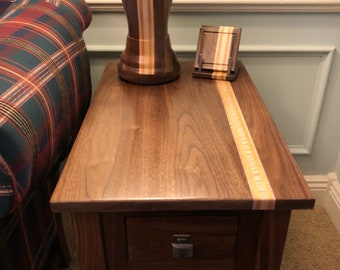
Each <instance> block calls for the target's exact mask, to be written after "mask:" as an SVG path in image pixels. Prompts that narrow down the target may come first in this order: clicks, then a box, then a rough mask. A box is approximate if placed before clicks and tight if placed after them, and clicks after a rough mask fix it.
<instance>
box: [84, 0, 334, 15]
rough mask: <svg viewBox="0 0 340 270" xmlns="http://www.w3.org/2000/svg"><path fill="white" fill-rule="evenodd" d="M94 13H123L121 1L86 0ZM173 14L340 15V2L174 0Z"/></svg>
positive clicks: (320, 0)
mask: <svg viewBox="0 0 340 270" xmlns="http://www.w3.org/2000/svg"><path fill="white" fill-rule="evenodd" d="M86 2H87V3H88V4H89V6H90V8H91V10H92V11H96V12H122V11H123V7H122V2H121V0H86ZM171 10H172V12H293V13H298V12H315V13H325V12H326V13H338V12H340V0H333V1H328V0H324V1H322V0H309V1H308V0H285V1H279V0H253V1H249V0H196V1H195V0H173V5H172V9H171Z"/></svg>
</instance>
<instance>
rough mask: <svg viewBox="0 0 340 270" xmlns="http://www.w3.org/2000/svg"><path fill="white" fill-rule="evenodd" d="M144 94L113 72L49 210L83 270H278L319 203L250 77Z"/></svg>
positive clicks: (183, 79)
mask: <svg viewBox="0 0 340 270" xmlns="http://www.w3.org/2000/svg"><path fill="white" fill-rule="evenodd" d="M192 71H193V63H192V62H182V63H181V76H180V78H179V79H178V80H176V81H174V82H171V83H168V84H162V85H153V86H145V85H144V86H141V85H134V84H129V83H127V82H124V81H122V80H120V79H118V74H117V62H115V61H112V62H109V63H108V65H107V67H106V69H105V71H104V74H103V76H102V79H101V81H100V84H99V87H98V89H97V91H96V92H95V95H94V98H93V101H92V104H91V106H90V108H89V110H88V113H87V115H86V117H85V120H84V122H83V125H82V127H81V129H80V131H79V134H78V136H77V138H76V142H75V144H74V146H73V148H72V151H71V153H70V155H69V158H68V161H67V163H66V165H65V168H64V170H63V172H62V175H61V178H60V180H59V182H58V185H57V187H56V189H55V191H54V193H53V196H52V199H51V206H52V209H53V210H54V211H56V212H70V213H71V215H72V220H73V225H74V230H75V235H76V242H77V245H78V248H79V257H80V266H81V269H83V270H84V269H88V270H92V269H98V270H101V269H115V270H124V269H128V270H135V269H139V270H142V269H145V270H153V269H162V270H170V269H172V270H179V269H194V270H211V269H214V270H220V269H221V270H222V269H223V270H226V269H239V270H246V269H272V270H277V269H279V268H280V264H281V257H282V253H283V248H284V243H285V239H286V234H287V229H288V225H289V218H290V213H291V211H292V210H293V209H308V208H309V209H310V208H313V206H314V199H313V197H312V195H311V192H310V190H309V189H308V187H307V185H306V182H305V180H304V178H303V176H302V174H301V172H300V170H299V169H298V167H297V165H296V163H295V161H294V159H293V157H292V155H291V153H290V152H289V149H288V148H287V146H286V144H285V142H284V141H283V139H282V137H281V136H280V134H279V132H278V130H277V128H276V126H275V124H274V122H273V120H272V118H271V116H270V114H269V112H268V111H267V109H266V107H265V105H264V103H263V101H262V99H261V97H260V96H259V93H258V92H257V90H256V87H255V86H254V84H253V82H252V80H251V78H250V77H249V75H248V73H247V71H246V69H245V67H244V66H243V65H241V68H240V73H239V75H238V78H237V79H236V80H235V81H233V82H231V83H230V82H226V81H214V80H209V79H200V78H193V77H192Z"/></svg>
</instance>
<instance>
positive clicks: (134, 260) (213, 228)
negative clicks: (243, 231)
mask: <svg viewBox="0 0 340 270" xmlns="http://www.w3.org/2000/svg"><path fill="white" fill-rule="evenodd" d="M126 226H127V243H128V264H129V270H137V269H138V270H142V269H147V270H152V269H162V270H166V269H172V270H179V269H195V270H205V269H206V270H208V269H209V270H211V269H214V270H219V269H223V270H226V269H232V267H233V261H234V253H235V246H236V237H237V218H236V217H196V216H195V217H128V218H127V220H126ZM178 235H179V236H178ZM174 236H175V237H174ZM182 236H183V237H184V238H186V239H184V240H185V241H184V245H181V243H180V242H181V241H182V240H183V239H182V238H181V237H182ZM178 237H179V238H178ZM186 240H188V242H190V243H191V244H190V243H189V244H188V243H187V242H186ZM174 241H175V243H174ZM178 241H179V242H178ZM182 247H183V248H184V249H187V250H184V252H181V250H180V249H181V248H182ZM190 249H192V250H191V251H190ZM177 251H179V252H177ZM178 254H179V257H178ZM183 254H184V257H182V255H183Z"/></svg>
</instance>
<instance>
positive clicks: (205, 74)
mask: <svg viewBox="0 0 340 270" xmlns="http://www.w3.org/2000/svg"><path fill="white" fill-rule="evenodd" d="M241 30H242V29H241V28H240V27H230V26H209V25H203V26H202V27H201V29H200V33H199V38H198V44H197V51H196V58H195V65H194V72H193V76H194V77H202V78H210V79H217V80H228V81H232V80H235V79H236V76H237V74H238V70H239V61H238V59H237V58H238V51H239V45H240V39H241Z"/></svg>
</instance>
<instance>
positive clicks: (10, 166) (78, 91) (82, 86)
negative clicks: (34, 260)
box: [0, 0, 91, 216]
mask: <svg viewBox="0 0 340 270" xmlns="http://www.w3.org/2000/svg"><path fill="white" fill-rule="evenodd" d="M49 1H50V2H53V3H47V2H48V1H36V0H31V1H25V0H22V1H19V0H18V1H17V3H16V4H13V5H12V6H11V7H10V8H9V9H7V10H6V11H5V13H3V14H2V16H1V17H0V216H4V215H6V214H8V213H10V212H11V211H13V210H14V209H16V207H17V205H18V204H19V203H20V202H21V201H22V200H23V198H24V197H25V195H26V194H27V192H28V190H29V189H30V188H32V185H33V186H34V185H35V182H36V181H37V179H44V177H46V176H47V175H48V173H49V172H50V170H51V168H52V167H54V166H55V164H56V163H57V162H59V161H60V160H61V159H62V158H64V157H65V154H66V153H67V151H68V150H69V146H70V145H71V144H72V142H73V139H74V137H75V135H76V132H77V130H78V128H79V126H80V123H81V120H82V119H83V116H84V115H85V112H86V110H87V107H88V104H89V99H90V95H91V86H90V85H91V82H90V76H89V63H88V57H87V51H86V48H85V44H84V41H83V38H82V33H83V31H84V30H85V29H86V27H87V26H88V25H89V23H90V21H91V15H90V13H89V11H88V9H87V6H86V4H85V2H84V1H82V0H72V1H71V0H68V1H67V0H54V1H52V0H49ZM33 2H38V3H33Z"/></svg>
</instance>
